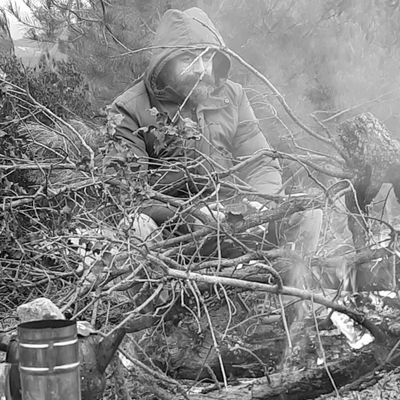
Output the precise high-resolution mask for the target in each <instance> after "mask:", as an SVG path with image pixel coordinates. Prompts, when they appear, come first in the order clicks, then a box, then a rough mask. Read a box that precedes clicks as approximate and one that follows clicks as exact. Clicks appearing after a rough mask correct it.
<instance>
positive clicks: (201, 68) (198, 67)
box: [193, 57, 212, 75]
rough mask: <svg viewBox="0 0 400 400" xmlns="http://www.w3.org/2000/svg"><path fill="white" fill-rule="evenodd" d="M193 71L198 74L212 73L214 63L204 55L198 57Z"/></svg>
mask: <svg viewBox="0 0 400 400" xmlns="http://www.w3.org/2000/svg"><path fill="white" fill-rule="evenodd" d="M193 72H194V73H195V74H198V75H201V74H205V75H211V73H212V63H211V62H210V60H204V59H203V57H198V59H197V60H196V62H195V63H194V65H193Z"/></svg>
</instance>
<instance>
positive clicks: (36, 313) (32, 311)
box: [17, 297, 65, 322]
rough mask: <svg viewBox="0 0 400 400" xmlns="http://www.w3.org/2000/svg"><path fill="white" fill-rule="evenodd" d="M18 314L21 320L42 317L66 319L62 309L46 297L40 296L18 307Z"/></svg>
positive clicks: (25, 320)
mask: <svg viewBox="0 0 400 400" xmlns="http://www.w3.org/2000/svg"><path fill="white" fill-rule="evenodd" d="M17 315H18V318H19V319H20V321H21V322H29V321H35V320H40V319H65V317H64V315H63V313H62V312H61V311H60V309H59V308H58V307H57V306H56V305H55V304H54V303H53V302H52V301H51V300H49V299H47V298H45V297H40V298H38V299H35V300H32V301H31V302H29V303H26V304H23V305H21V306H19V307H17Z"/></svg>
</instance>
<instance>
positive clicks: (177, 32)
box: [145, 7, 231, 100]
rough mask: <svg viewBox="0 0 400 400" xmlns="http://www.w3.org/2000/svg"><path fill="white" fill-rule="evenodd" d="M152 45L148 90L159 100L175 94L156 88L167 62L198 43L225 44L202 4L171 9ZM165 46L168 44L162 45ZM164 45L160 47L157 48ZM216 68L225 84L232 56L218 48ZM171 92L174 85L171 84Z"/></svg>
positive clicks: (217, 76)
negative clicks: (184, 8)
mask: <svg viewBox="0 0 400 400" xmlns="http://www.w3.org/2000/svg"><path fill="white" fill-rule="evenodd" d="M152 45H153V46H154V47H156V48H155V49H153V52H152V57H151V60H150V64H149V67H148V68H147V71H146V74H145V84H146V87H147V90H148V91H149V92H150V94H151V95H152V96H154V97H155V98H157V99H158V100H166V99H168V98H171V97H173V93H165V91H164V90H158V89H157V88H156V84H155V83H156V80H157V77H158V75H159V74H160V71H161V70H162V69H163V67H164V66H165V64H166V63H167V62H168V61H169V60H171V59H172V58H174V57H176V56H177V55H178V54H180V53H183V52H185V51H186V48H187V47H193V46H196V47H197V46H198V47H199V48H200V49H205V48H206V47H208V46H224V42H223V40H222V37H221V35H220V34H219V32H218V31H217V29H216V28H215V26H214V24H213V23H212V22H211V20H210V18H209V17H208V15H207V14H206V13H205V12H204V11H203V10H201V9H200V8H196V7H193V8H190V9H188V10H185V11H180V10H174V9H171V10H168V11H166V13H165V14H164V16H163V17H162V19H161V21H160V24H159V26H158V29H157V32H156V34H155V37H154V40H153V43H152ZM163 46H165V48H162V47H163ZM157 47H160V48H157ZM213 63H214V65H213V70H214V75H215V80H216V83H217V85H218V86H219V85H221V84H222V83H223V82H224V81H225V80H226V79H227V77H228V73H229V70H230V67H231V61H230V58H229V57H228V56H227V55H226V54H224V53H222V52H217V54H216V55H215V56H214V59H213ZM168 89H169V92H171V88H168Z"/></svg>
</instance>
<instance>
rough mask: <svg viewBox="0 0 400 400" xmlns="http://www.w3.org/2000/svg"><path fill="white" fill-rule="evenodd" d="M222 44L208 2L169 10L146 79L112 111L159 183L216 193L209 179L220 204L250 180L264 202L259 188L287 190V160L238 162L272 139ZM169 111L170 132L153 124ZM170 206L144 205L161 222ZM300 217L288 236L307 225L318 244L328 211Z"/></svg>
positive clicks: (171, 191)
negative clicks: (284, 180) (223, 176)
mask: <svg viewBox="0 0 400 400" xmlns="http://www.w3.org/2000/svg"><path fill="white" fill-rule="evenodd" d="M222 46H223V40H222V38H221V35H220V33H219V32H218V31H217V29H216V27H215V26H214V24H213V23H212V21H211V20H210V18H209V17H208V16H207V14H206V13H205V12H204V11H202V10H201V9H199V8H190V9H188V10H185V11H180V10H175V9H170V10H168V11H166V13H165V14H164V16H163V17H162V19H161V21H160V24H159V26H158V29H157V31H156V34H155V38H154V41H153V46H152V47H153V50H152V56H151V60H150V63H149V66H148V68H147V70H146V72H145V74H144V77H143V79H141V80H140V81H139V82H138V83H136V84H134V85H133V86H132V87H131V88H130V89H128V90H127V91H126V92H124V93H123V94H122V95H120V96H119V97H117V98H116V99H115V101H114V102H113V103H112V105H111V108H110V113H111V115H122V119H120V122H119V123H118V124H117V126H116V136H117V137H119V138H121V139H122V140H124V141H125V142H126V143H127V144H129V146H130V148H131V149H132V151H133V153H134V155H135V156H136V157H137V158H138V159H139V160H142V167H143V168H144V169H145V170H146V173H147V179H148V182H149V183H150V184H151V185H152V187H153V188H154V189H155V190H158V191H159V192H161V193H164V194H168V195H170V196H174V197H181V198H182V197H185V198H189V197H190V196H194V195H196V193H199V192H201V193H204V194H209V193H210V191H208V192H207V191H204V186H205V185H206V186H207V184H208V186H211V189H212V190H214V197H216V200H217V201H216V202H215V203H214V205H215V204H217V205H219V204H220V203H221V199H225V200H226V199H228V198H229V196H232V197H231V198H236V199H237V198H238V197H237V196H236V197H235V191H234V188H235V187H241V188H244V189H245V191H246V188H247V191H248V192H249V191H250V193H251V191H253V192H254V194H255V196H250V200H258V201H253V202H252V203H251V204H252V206H254V207H256V208H257V209H259V208H261V207H262V206H263V205H265V204H266V202H263V201H262V200H261V201H260V198H258V197H257V194H261V195H263V194H264V195H272V196H273V195H278V194H281V192H282V179H281V170H280V165H279V163H278V161H277V160H276V159H272V158H269V157H254V160H253V161H252V162H249V163H243V164H244V165H243V166H242V167H241V168H237V169H235V168H234V167H235V166H237V165H238V162H239V161H241V160H244V159H246V157H251V156H252V155H254V154H255V153H256V152H257V151H259V150H261V149H270V146H269V144H268V142H267V140H266V138H265V136H264V135H263V133H262V131H261V129H260V126H259V123H258V120H257V118H256V116H255V113H254V111H253V109H252V107H251V105H250V102H249V100H248V98H247V95H246V92H245V90H244V89H243V87H242V86H241V85H240V84H238V83H235V82H233V81H231V80H230V79H229V72H230V69H231V60H230V58H229V57H228V56H227V55H226V54H225V53H224V52H223V51H221V50H220V49H221V48H222ZM163 116H164V118H167V121H168V122H169V124H170V126H171V127H173V128H175V129H172V133H173V134H171V135H168V132H167V133H165V132H164V134H163V135H160V133H159V131H157V130H156V129H148V128H147V127H151V126H153V127H157V122H158V120H157V118H162V117H163ZM164 121H165V119H164ZM177 132H178V133H177ZM160 136H161V138H162V139H163V140H164V142H163V141H161V140H160ZM143 160H144V161H143ZM232 168H234V173H233V172H232V173H231V174H227V175H228V178H227V179H226V180H225V181H224V180H222V179H218V181H217V180H216V179H214V178H215V177H216V176H219V175H218V173H220V172H223V171H228V170H232ZM213 177H214V178H213ZM213 185H214V186H213ZM212 190H211V191H212ZM232 193H233V195H232ZM247 198H249V196H248V195H247ZM214 200H215V199H214ZM222 203H223V201H222ZM218 207H219V206H217V209H219V211H221V209H220V208H218ZM168 210H169V207H168V206H167V207H166V206H165V205H162V204H160V202H158V203H157V202H154V201H153V202H152V204H148V203H146V204H144V205H143V206H142V207H141V213H143V214H145V215H147V216H148V217H150V218H151V219H152V220H153V221H155V222H156V224H157V225H158V226H159V225H161V224H163V223H164V222H165V221H166V220H168V218H172V216H173V215H172V214H171V212H168ZM295 220H296V221H295V223H294V224H292V225H293V226H294V225H296V227H295V228H293V226H292V227H291V230H292V231H293V233H292V234H291V235H289V236H291V237H289V236H286V238H285V240H286V242H290V243H292V242H294V239H293V238H296V237H299V232H300V231H301V230H302V229H303V233H304V234H303V235H302V236H303V238H306V240H303V243H302V244H301V248H302V250H304V251H305V252H306V253H312V252H314V251H315V248H316V244H317V242H318V236H319V231H318V229H319V227H320V220H321V214H320V213H318V212H317V213H313V215H312V218H305V217H304V215H303V216H302V217H296V218H295ZM137 221H138V219H137V218H136V220H135V226H136V229H137V231H138V234H139V236H140V232H141V231H145V232H147V233H148V230H146V229H144V227H143V226H140V225H141V224H140V223H138V222H137ZM310 221H311V223H310ZM289 230H290V229H289ZM300 236H301V235H300Z"/></svg>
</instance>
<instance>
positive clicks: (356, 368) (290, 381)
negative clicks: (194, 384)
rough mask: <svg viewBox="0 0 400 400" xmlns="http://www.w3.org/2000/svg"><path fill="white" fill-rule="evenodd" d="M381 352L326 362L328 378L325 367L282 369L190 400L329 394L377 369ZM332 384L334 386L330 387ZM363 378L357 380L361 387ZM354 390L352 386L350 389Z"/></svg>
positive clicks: (297, 399) (300, 399) (294, 399)
mask: <svg viewBox="0 0 400 400" xmlns="http://www.w3.org/2000/svg"><path fill="white" fill-rule="evenodd" d="M381 351H382V349H381V348H379V347H377V346H375V345H370V346H369V347H368V348H367V349H364V350H363V351H362V352H359V353H350V354H348V355H347V356H344V357H341V358H340V359H339V360H337V361H334V362H331V363H328V364H327V367H328V369H329V375H330V376H329V375H328V373H327V370H326V368H325V367H324V366H320V367H318V368H313V369H307V370H296V371H294V370H284V371H283V372H282V373H275V374H272V375H270V376H269V377H268V378H266V377H263V378H258V379H253V380H247V381H244V382H241V383H240V384H236V385H235V386H228V388H225V389H222V390H220V391H217V390H215V391H212V392H209V393H191V394H189V398H190V399H191V400H236V399H240V400H282V399H284V400H308V399H314V398H316V397H318V396H320V395H322V394H326V393H330V392H332V391H334V390H335V387H336V388H340V387H341V386H343V385H346V384H348V383H350V382H354V381H356V380H357V379H359V378H361V377H363V376H364V375H366V374H368V373H370V372H371V371H374V370H377V369H379V366H380V364H379V360H377V359H376V353H377V352H381ZM399 363H400V359H399V358H398V357H397V358H396V359H395V360H391V363H390V364H387V365H386V366H385V368H386V369H387V370H392V369H394V368H395V367H396V366H398V365H399ZM333 383H334V385H335V387H334V386H333ZM361 383H362V379H360V384H361ZM353 389H354V387H353Z"/></svg>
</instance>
